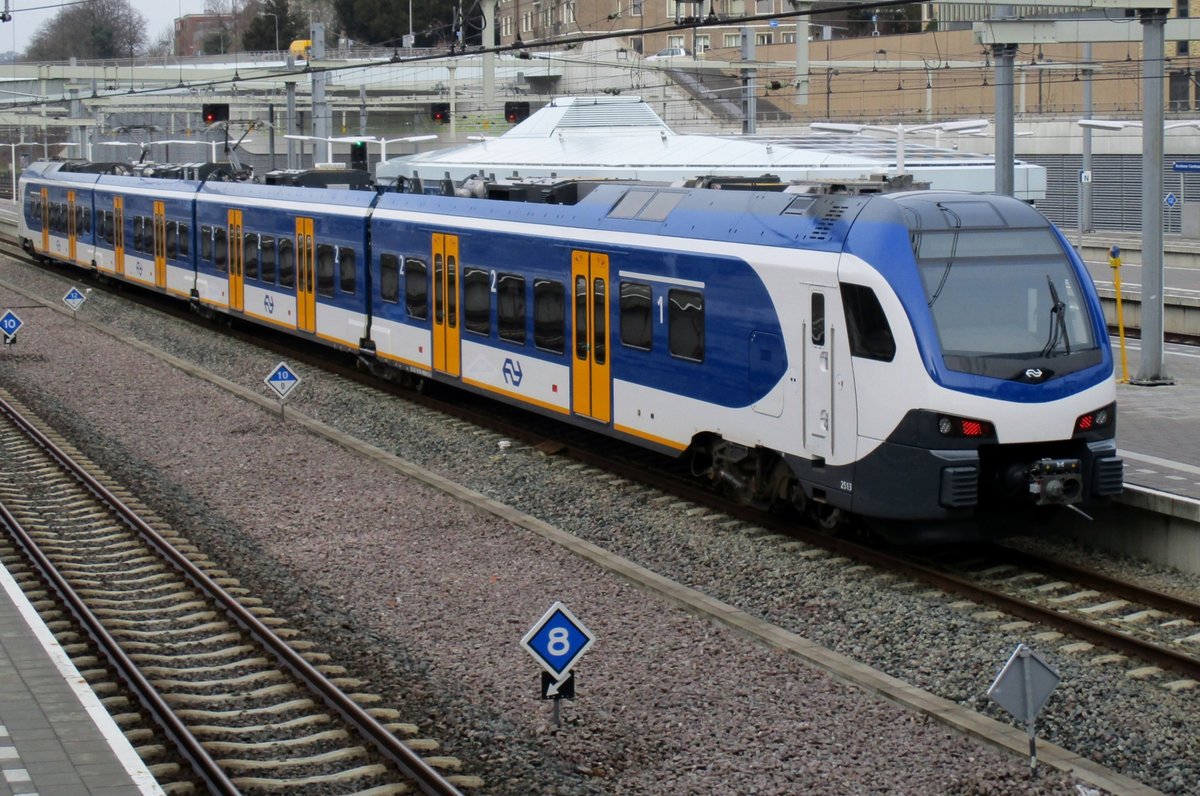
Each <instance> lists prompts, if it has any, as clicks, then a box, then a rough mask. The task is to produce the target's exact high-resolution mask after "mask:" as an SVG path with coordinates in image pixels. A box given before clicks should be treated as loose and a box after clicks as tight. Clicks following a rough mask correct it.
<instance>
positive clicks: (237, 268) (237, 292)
mask: <svg viewBox="0 0 1200 796" xmlns="http://www.w3.org/2000/svg"><path fill="white" fill-rule="evenodd" d="M228 239H229V309H231V310H237V311H238V312H241V311H242V309H244V307H245V285H244V284H243V282H242V279H243V275H242V211H241V210H230V211H229V236H228Z"/></svg>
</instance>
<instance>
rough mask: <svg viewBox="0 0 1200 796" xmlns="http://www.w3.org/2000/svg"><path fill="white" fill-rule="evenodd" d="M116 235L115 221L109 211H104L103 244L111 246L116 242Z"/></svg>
mask: <svg viewBox="0 0 1200 796" xmlns="http://www.w3.org/2000/svg"><path fill="white" fill-rule="evenodd" d="M116 234H117V224H116V221H114V220H113V213H112V211H111V210H105V211H104V241H105V243H107V244H108V245H109V246H112V245H113V243H114V241H115V240H116Z"/></svg>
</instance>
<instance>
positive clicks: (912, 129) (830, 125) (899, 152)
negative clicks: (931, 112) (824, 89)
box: [809, 119, 988, 174]
mask: <svg viewBox="0 0 1200 796" xmlns="http://www.w3.org/2000/svg"><path fill="white" fill-rule="evenodd" d="M987 126H988V120H987V119H963V120H960V121H955V122H934V123H933V124H893V125H877V124H842V123H839V122H813V123H812V124H811V125H809V127H811V128H812V129H814V130H824V131H826V132H831V133H856V134H857V133H862V132H866V131H868V130H869V131H873V132H879V133H891V134H892V135H894V136H896V173H897V174H904V173H905V171H904V135H905V133H919V132H924V131H926V130H936V131H938V132H945V133H973V132H978V131H979V130H982V129H983V128H985V127H987Z"/></svg>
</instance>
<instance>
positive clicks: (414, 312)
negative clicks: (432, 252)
mask: <svg viewBox="0 0 1200 796" xmlns="http://www.w3.org/2000/svg"><path fill="white" fill-rule="evenodd" d="M404 306H405V309H406V310H407V312H408V315H409V317H411V318H414V319H416V320H419V321H423V320H425V319H427V318H428V317H429V266H427V265H425V263H423V262H421V261H420V260H414V259H412V258H411V257H410V258H408V259H407V260H405V261H404Z"/></svg>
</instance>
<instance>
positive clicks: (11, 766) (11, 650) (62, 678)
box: [0, 566, 163, 796]
mask: <svg viewBox="0 0 1200 796" xmlns="http://www.w3.org/2000/svg"><path fill="white" fill-rule="evenodd" d="M17 794H40V795H41V796H87V795H88V794H95V795H96V796H133V795H134V794H142V795H144V796H151V794H157V795H158V796H162V794H163V791H162V789H161V788H160V787H159V786H158V783H157V782H155V780H154V777H153V776H152V775H151V774H150V772H149V770H147V768H146V766H145V765H144V764H143V763H142V761H141V759H140V758H139V757H138V755H137V752H135V751H134V749H133V747H132V746H131V745H130V744H129V742H128V741H127V740H126V739H125V736H124V735H123V734H122V733H121V731H120V729H118V727H117V725H116V724H115V723H114V722H113V720H112V718H111V717H110V716H109V715H108V712H107V711H106V710H105V709H104V707H103V705H101V704H100V701H99V699H97V697H96V695H95V694H94V693H93V692H92V691H91V689H89V688H88V686H87V684H86V682H84V679H83V677H82V676H80V674H79V672H78V670H76V668H75V666H74V665H73V664H72V663H71V660H70V658H69V657H68V656H67V654H66V652H65V651H64V650H63V649H62V647H61V646H59V644H58V642H57V641H55V639H54V636H53V635H52V634H51V632H50V629H49V628H47V627H46V625H45V624H44V623H43V622H42V620H41V618H40V617H39V616H38V614H37V611H36V609H34V607H33V606H32V605H31V604H30V603H29V600H28V599H26V597H25V595H24V593H22V591H21V589H20V587H19V586H18V585H17V583H16V581H15V580H14V579H13V577H12V575H11V574H10V573H9V572H8V570H7V569H5V568H4V567H3V566H0V796H17Z"/></svg>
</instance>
